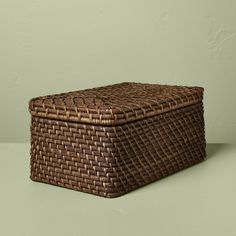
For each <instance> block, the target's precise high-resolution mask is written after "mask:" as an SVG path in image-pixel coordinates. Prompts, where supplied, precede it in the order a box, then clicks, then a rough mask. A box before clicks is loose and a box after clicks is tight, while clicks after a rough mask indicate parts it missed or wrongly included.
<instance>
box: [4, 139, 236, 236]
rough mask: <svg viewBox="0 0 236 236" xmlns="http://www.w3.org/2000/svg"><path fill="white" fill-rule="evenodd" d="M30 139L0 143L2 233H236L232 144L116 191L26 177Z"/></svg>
mask: <svg viewBox="0 0 236 236" xmlns="http://www.w3.org/2000/svg"><path fill="white" fill-rule="evenodd" d="M29 148H30V146H29V144H12V143H9V144H3V143H2V144H0V236H8V235H9V236H47V235H48V236H54V235H55V236H60V235H66V236H74V235H76V236H77V235H79V236H84V235H85V236H86V235H89V236H90V235H96V236H100V235H101V236H106V235H110V236H116V235H119V236H121V235H129V236H130V235H134V236H138V235H141V236H150V235H160V236H165V235H171V236H176V235H177V236H185V235H187V236H195V235H196V236H200V235H201V236H205V235H206V236H211V235H214V236H217V235H219V236H222V235H227V236H231V235H232V236H235V235H236V224H235V223H236V145H233V144H208V145H207V153H208V158H207V159H206V160H205V161H204V162H202V163H200V164H198V165H196V166H193V167H191V168H188V169H186V170H183V171H181V172H179V173H176V174H174V175H172V176H169V177H166V178H164V179H162V180H159V181H157V182H155V183H153V184H150V185H148V186H146V187H143V188H140V189H138V190H136V191H133V192H131V193H129V194H126V195H124V196H122V197H119V198H114V199H106V198H102V197H97V196H93V195H89V194H85V193H81V192H76V191H73V190H67V189H64V188H60V187H55V186H51V185H47V184H41V183H36V182H32V181H31V180H30V179H29V160H30V155H29Z"/></svg>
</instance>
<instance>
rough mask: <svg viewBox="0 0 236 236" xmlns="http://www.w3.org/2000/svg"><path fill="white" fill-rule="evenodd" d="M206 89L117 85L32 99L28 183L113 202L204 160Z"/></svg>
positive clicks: (136, 84) (133, 84)
mask: <svg viewBox="0 0 236 236" xmlns="http://www.w3.org/2000/svg"><path fill="white" fill-rule="evenodd" d="M202 99H203V88H200V87H186V86H168V85H158V84H142V83H128V82H127V83H120V84H115V85H109V86H104V87H98V88H93V89H86V90H81V91H73V92H68V93H62V94H56V95H49V96H43V97H37V98H33V99H31V100H30V102H29V110H30V113H31V179H32V180H34V181H38V182H44V183H48V184H53V185H58V186H61V187H66V188H69V189H74V190H78V191H83V192H86V193H92V194H95V195H99V196H103V197H117V196H120V195H123V194H125V193H127V192H129V191H131V190H134V189H136V188H138V187H141V186H143V185H146V184H148V183H151V182H153V181H155V180H158V179H160V178H162V177H164V176H167V175H170V174H172V173H175V172H177V171H179V170H182V169H184V168H187V167H189V166H192V165H194V164H196V163H198V162H200V161H202V160H203V159H204V158H205V154H206V153H205V134H204V118H203V102H202Z"/></svg>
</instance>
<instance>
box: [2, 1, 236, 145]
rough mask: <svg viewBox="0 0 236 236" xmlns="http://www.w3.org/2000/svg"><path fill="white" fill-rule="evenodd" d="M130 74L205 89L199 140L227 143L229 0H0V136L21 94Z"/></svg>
mask: <svg viewBox="0 0 236 236" xmlns="http://www.w3.org/2000/svg"><path fill="white" fill-rule="evenodd" d="M122 81H137V82H147V83H161V84H178V85H199V86H203V87H204V88H205V99H204V102H205V120H206V135H207V141H208V142H235V141H236V108H235V102H236V92H235V85H236V1H234V0H231V1H230V0H225V1H222V0H221V1H219V0H214V1H213V0H194V1H193V0H185V1H184V0H179V1H174V0H172V1H171V0H169V1H168V0H163V1H158V0H142V1H141V0H116V1H114V0H68V1H61V0H57V1H56V0H47V1H44V0H41V1H39V0H21V1H18V0H11V1H9V0H0V96H1V97H0V109H1V113H0V115H1V116H0V142H27V141H29V118H30V117H29V113H28V100H29V99H30V98H31V97H34V96H38V95H46V94H52V93H58V92H66V91H69V90H76V89H83V88H88V87H94V86H100V85H106V84H112V83H118V82H122Z"/></svg>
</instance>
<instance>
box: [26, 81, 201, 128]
mask: <svg viewBox="0 0 236 236" xmlns="http://www.w3.org/2000/svg"><path fill="white" fill-rule="evenodd" d="M202 97H203V88H200V87H184V86H169V85H158V84H142V83H128V82H126V83H120V84H115V85H109V86H104V87H98V88H93V89H86V90H81V91H74V92H69V93H62V94H57V95H49V96H44V97H37V98H33V99H31V101H30V102H29V110H30V112H31V114H32V115H34V116H39V117H46V118H51V119H57V120H67V121H76V122H83V123H90V124H102V125H115V124H124V123H127V122H130V121H134V120H139V119H143V118H147V117H151V116H154V115H157V114H162V113H164V112H167V111H170V110H174V109H178V108H181V107H184V106H188V105H191V104H195V103H198V102H200V101H201V100H202Z"/></svg>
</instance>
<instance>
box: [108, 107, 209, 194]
mask: <svg viewBox="0 0 236 236" xmlns="http://www.w3.org/2000/svg"><path fill="white" fill-rule="evenodd" d="M114 129H115V130H114V131H113V132H111V131H110V135H112V134H115V135H116V137H115V138H114V146H115V149H114V150H115V151H114V152H113V154H112V155H113V158H114V159H115V160H116V161H115V162H112V164H113V163H114V165H113V168H112V169H113V171H114V173H113V174H114V176H118V177H119V178H118V179H119V181H118V182H117V183H116V186H117V189H116V193H117V195H119V194H122V193H125V192H129V191H131V190H133V189H136V188H138V187H140V186H142V185H145V184H148V183H150V182H153V181H155V180H157V179H160V178H162V177H165V176H168V175H170V174H173V173H175V172H177V171H179V170H182V169H184V168H187V167H189V166H192V165H194V164H196V163H199V162H200V161H202V160H203V159H204V158H205V156H206V152H205V147H206V144H205V130H204V117H203V103H198V104H195V105H191V106H188V107H185V108H181V109H178V110H174V111H171V112H167V113H165V114H162V115H158V116H155V117H151V118H148V119H144V120H141V121H137V122H133V123H129V124H126V125H123V126H117V127H115V128H114ZM114 194H115V193H114Z"/></svg>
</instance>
